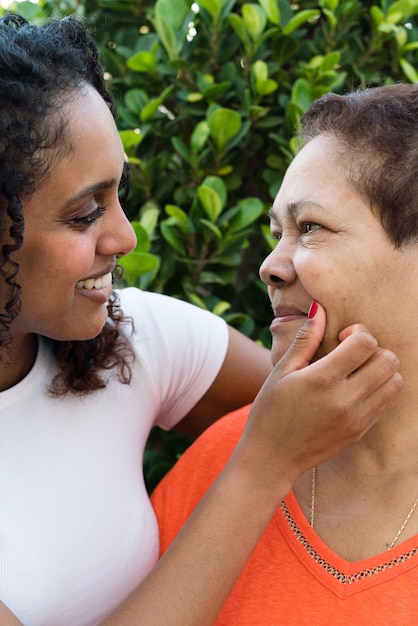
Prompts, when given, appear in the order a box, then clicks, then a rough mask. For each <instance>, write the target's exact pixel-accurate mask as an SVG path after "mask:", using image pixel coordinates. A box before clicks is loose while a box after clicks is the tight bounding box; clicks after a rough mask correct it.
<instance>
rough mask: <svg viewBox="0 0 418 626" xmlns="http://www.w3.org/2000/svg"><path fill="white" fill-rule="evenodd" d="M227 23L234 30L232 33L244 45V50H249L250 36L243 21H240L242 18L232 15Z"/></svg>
mask: <svg viewBox="0 0 418 626" xmlns="http://www.w3.org/2000/svg"><path fill="white" fill-rule="evenodd" d="M229 22H230V24H231V26H232V28H233V29H234V31H235V32H236V33H237V35H238V37H239V38H240V39H241V41H242V43H243V45H244V48H245V49H246V50H249V48H250V47H251V40H250V36H249V32H248V30H247V27H246V24H245V22H244V20H243V19H242V17H240V16H239V15H237V14H236V13H232V14H231V15H230V16H229Z"/></svg>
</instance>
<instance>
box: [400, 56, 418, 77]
mask: <svg viewBox="0 0 418 626" xmlns="http://www.w3.org/2000/svg"><path fill="white" fill-rule="evenodd" d="M399 64H400V66H401V68H402V71H403V73H404V74H405V76H406V77H407V79H408V80H409V81H410V82H411V83H418V72H417V71H416V69H415V67H414V66H413V65H412V64H411V63H409V61H407V60H406V59H399Z"/></svg>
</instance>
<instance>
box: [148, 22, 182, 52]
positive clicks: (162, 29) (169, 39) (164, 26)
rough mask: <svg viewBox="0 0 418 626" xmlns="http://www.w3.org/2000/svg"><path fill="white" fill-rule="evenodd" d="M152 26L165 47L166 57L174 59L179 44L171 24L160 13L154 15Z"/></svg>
mask: <svg viewBox="0 0 418 626" xmlns="http://www.w3.org/2000/svg"><path fill="white" fill-rule="evenodd" d="M154 26H155V30H156V31H157V33H158V36H159V37H160V39H161V42H162V44H163V46H164V48H165V49H166V52H167V54H168V57H169V58H170V59H175V58H176V57H177V56H178V54H179V45H178V43H177V39H176V34H175V32H174V30H173V28H172V26H171V24H170V23H169V22H168V21H167V20H166V19H165V17H163V16H162V15H156V16H155V18H154Z"/></svg>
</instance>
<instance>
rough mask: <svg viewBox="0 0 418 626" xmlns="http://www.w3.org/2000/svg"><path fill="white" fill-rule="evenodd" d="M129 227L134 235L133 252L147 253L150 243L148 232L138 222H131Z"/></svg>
mask: <svg viewBox="0 0 418 626" xmlns="http://www.w3.org/2000/svg"><path fill="white" fill-rule="evenodd" d="M131 226H132V228H133V229H134V231H135V235H136V246H135V252H148V250H149V249H150V247H151V241H150V238H149V234H148V232H147V231H146V230H145V228H144V227H143V225H142V224H141V223H140V222H138V221H133V222H131Z"/></svg>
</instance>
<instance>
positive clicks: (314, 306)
mask: <svg viewBox="0 0 418 626" xmlns="http://www.w3.org/2000/svg"><path fill="white" fill-rule="evenodd" d="M317 310H318V303H317V302H315V300H313V302H312V304H311V306H310V307H309V312H308V320H311V319H312V318H313V317H315V313H316V312H317Z"/></svg>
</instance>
